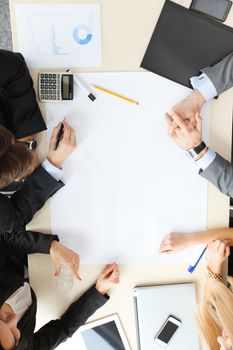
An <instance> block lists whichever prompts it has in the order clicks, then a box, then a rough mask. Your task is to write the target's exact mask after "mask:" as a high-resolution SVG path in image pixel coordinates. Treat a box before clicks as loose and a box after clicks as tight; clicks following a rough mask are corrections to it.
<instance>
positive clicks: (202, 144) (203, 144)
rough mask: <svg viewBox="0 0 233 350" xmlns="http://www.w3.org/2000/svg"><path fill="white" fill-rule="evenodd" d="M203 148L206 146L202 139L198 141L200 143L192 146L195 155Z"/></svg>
mask: <svg viewBox="0 0 233 350" xmlns="http://www.w3.org/2000/svg"><path fill="white" fill-rule="evenodd" d="M204 148H206V144H205V142H204V141H202V142H201V143H200V145H198V146H197V147H195V148H193V150H194V152H195V153H196V155H198V154H199V153H201V151H203V149H204Z"/></svg>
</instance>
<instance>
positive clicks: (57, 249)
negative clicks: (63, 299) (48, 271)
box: [50, 241, 81, 281]
mask: <svg viewBox="0 0 233 350" xmlns="http://www.w3.org/2000/svg"><path fill="white" fill-rule="evenodd" d="M50 256H51V258H52V261H53V264H54V267H55V273H54V275H55V276H58V275H59V274H60V272H61V266H62V265H65V266H67V267H68V269H69V270H70V272H71V274H72V276H73V277H74V278H75V279H77V280H78V281H81V277H80V275H79V260H80V259H79V255H78V254H77V253H75V252H74V251H73V250H71V249H69V248H67V247H65V246H64V245H62V244H60V243H59V242H57V241H52V243H51V246H50Z"/></svg>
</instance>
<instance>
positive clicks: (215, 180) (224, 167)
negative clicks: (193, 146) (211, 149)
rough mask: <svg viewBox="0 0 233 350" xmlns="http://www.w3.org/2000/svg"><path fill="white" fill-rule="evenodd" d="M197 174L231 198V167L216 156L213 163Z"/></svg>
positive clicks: (232, 171) (232, 186)
mask: <svg viewBox="0 0 233 350" xmlns="http://www.w3.org/2000/svg"><path fill="white" fill-rule="evenodd" d="M199 174H200V175H201V176H202V177H204V178H205V179H206V180H208V181H210V182H211V183H212V184H213V185H214V186H215V187H217V188H218V189H219V191H221V192H222V193H224V194H226V195H227V196H230V197H232V198H233V165H232V164H231V163H230V162H228V161H227V160H226V159H224V158H223V157H221V156H220V155H219V154H216V157H215V159H214V161H213V162H212V163H211V164H210V165H209V166H208V167H207V168H206V169H205V170H204V171H200V172H199Z"/></svg>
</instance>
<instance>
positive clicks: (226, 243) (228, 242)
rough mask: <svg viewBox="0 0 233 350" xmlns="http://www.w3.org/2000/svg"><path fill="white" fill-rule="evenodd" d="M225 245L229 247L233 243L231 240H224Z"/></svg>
mask: <svg viewBox="0 0 233 350" xmlns="http://www.w3.org/2000/svg"><path fill="white" fill-rule="evenodd" d="M223 243H224V244H225V245H226V246H228V245H230V243H231V241H230V239H224V241H223Z"/></svg>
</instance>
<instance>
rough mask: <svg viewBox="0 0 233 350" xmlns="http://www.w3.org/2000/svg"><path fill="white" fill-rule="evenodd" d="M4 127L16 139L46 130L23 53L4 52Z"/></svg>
mask: <svg viewBox="0 0 233 350" xmlns="http://www.w3.org/2000/svg"><path fill="white" fill-rule="evenodd" d="M0 89H1V91H0V124H2V125H3V126H5V127H6V128H7V129H9V130H11V131H12V133H13V134H14V135H15V136H16V138H21V137H25V136H29V135H31V134H36V133H38V132H40V131H43V130H45V129H46V125H45V122H44V120H43V117H42V114H41V112H40V109H39V106H38V103H37V101H36V95H35V91H34V89H33V84H32V79H31V77H30V74H29V71H28V68H27V65H26V63H25V60H24V58H23V56H22V55H21V54H20V53H13V52H10V51H6V50H0Z"/></svg>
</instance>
